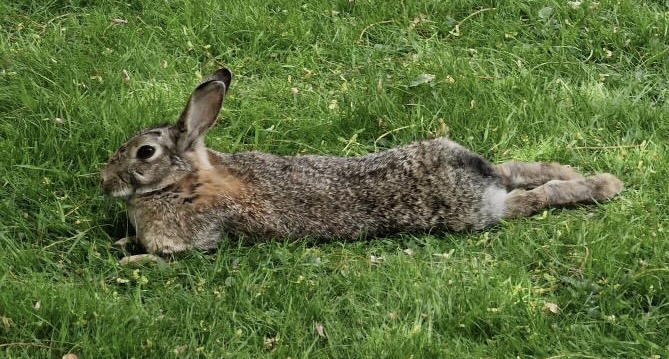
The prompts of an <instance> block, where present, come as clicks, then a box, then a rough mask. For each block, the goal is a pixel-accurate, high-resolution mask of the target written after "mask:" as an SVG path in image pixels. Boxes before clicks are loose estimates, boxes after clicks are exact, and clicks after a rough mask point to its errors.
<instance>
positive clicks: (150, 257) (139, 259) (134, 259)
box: [119, 254, 166, 266]
mask: <svg viewBox="0 0 669 359" xmlns="http://www.w3.org/2000/svg"><path fill="white" fill-rule="evenodd" d="M151 263H157V264H165V263H166V262H165V260H164V259H162V258H160V257H158V256H157V255H154V254H136V255H134V256H128V257H123V258H121V260H120V261H119V264H120V265H122V266H139V265H144V264H151Z"/></svg>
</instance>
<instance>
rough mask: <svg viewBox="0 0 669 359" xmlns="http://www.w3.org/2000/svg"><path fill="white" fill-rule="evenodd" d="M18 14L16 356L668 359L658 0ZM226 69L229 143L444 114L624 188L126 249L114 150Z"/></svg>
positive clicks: (2, 140) (414, 123) (321, 137)
mask: <svg viewBox="0 0 669 359" xmlns="http://www.w3.org/2000/svg"><path fill="white" fill-rule="evenodd" d="M0 26H1V28H0V182H1V183H2V189H1V192H0V194H1V196H0V357H6V358H61V357H62V356H63V355H64V354H66V353H68V352H71V353H74V354H76V355H78V356H79V357H80V358H257V357H276V358H288V357H291V358H350V357H358V358H372V357H373V358H416V359H417V358H448V357H456V358H468V357H472V358H479V357H491V358H493V357H494V358H510V357H520V358H530V357H539V358H549V357H550V358H600V357H602V358H604V357H628V358H648V357H652V358H659V357H662V358H666V357H668V356H669V241H668V240H667V239H668V232H669V225H668V223H669V222H667V219H668V218H669V209H668V208H667V207H668V205H669V181H668V180H667V178H669V154H668V153H669V144H668V142H667V140H668V139H669V88H668V82H667V81H668V79H669V34H668V32H669V12H668V11H667V4H666V2H664V1H641V2H639V1H634V0H617V1H613V0H601V1H589V0H584V1H582V2H581V1H553V0H542V1H515V0H509V1H492V0H488V1H465V0H456V1H440V0H410V1H409V0H406V1H376V2H374V1H369V0H337V1H328V2H326V1H311V0H304V1H292V0H280V1H273V2H266V1H261V0H245V1H237V0H231V1H225V2H223V1H213V0H203V1H198V2H195V1H193V2H190V1H184V0H174V1H161V0H146V1H141V2H140V1H118V2H117V1H110V0H103V1H102V0H101V1H86V0H81V1H77V0H71V1H64V0H63V1H61V0H46V1H35V0H32V1H12V0H6V1H3V2H0ZM220 66H226V67H228V68H229V69H231V70H232V72H233V73H234V75H235V78H234V80H233V84H232V87H231V89H230V92H229V95H228V96H227V98H226V103H225V109H224V110H223V112H222V113H221V117H220V119H219V122H218V124H217V125H216V126H215V127H214V128H213V129H212V131H210V133H209V136H208V138H207V143H208V145H209V146H210V147H213V148H216V149H218V150H221V151H228V152H239V151H247V150H262V151H269V152H273V153H277V154H285V155H294V154H304V153H313V154H333V155H342V156H355V155H360V154H366V153H371V152H375V151H380V150H383V149H384V148H388V147H392V146H395V145H399V144H404V143H408V142H411V141H413V140H417V139H424V138H430V137H435V136H442V135H448V136H449V137H450V138H452V139H453V140H455V141H457V142H460V143H461V144H463V145H465V146H467V147H469V148H471V149H472V150H474V151H476V152H478V153H480V154H482V155H484V156H485V157H487V158H489V159H490V160H491V161H492V162H494V163H499V162H503V161H506V160H510V159H518V160H532V161H534V160H536V161H559V162H563V163H566V164H571V165H573V166H574V167H575V168H577V169H578V170H580V171H582V172H583V173H586V174H593V173H596V172H602V171H607V172H611V173H614V174H616V175H617V176H618V177H620V178H621V179H622V180H623V181H624V182H625V184H626V189H625V191H624V192H623V193H622V195H621V197H619V198H618V199H616V200H614V201H611V202H608V203H604V204H599V205H592V206H587V207H578V208H573V209H551V210H548V211H545V212H543V213H539V214H537V215H535V216H533V217H531V218H527V219H519V220H509V221H506V222H504V223H501V224H499V225H498V226H496V227H494V228H491V229H490V230H488V231H484V232H473V233H452V234H449V233H439V234H422V235H421V234H417V235H408V234H405V235H397V236H394V237H389V238H374V239H368V240H365V241H357V242H348V243H319V242H313V241H309V240H296V239H286V240H279V241H274V242H266V243H249V242H248V241H244V240H240V239H239V238H228V239H227V240H226V241H224V242H223V243H222V244H221V245H220V246H219V248H218V250H217V251H216V252H214V253H199V252H193V253H189V254H187V255H185V256H182V257H180V258H178V259H176V260H174V261H171V262H170V263H168V264H167V265H146V266H141V267H139V268H127V267H123V266H121V265H119V264H118V260H119V258H121V257H122V256H123V255H124V253H123V252H121V251H120V250H118V249H116V248H113V247H112V246H111V243H112V242H113V241H114V240H116V239H118V238H120V237H123V236H125V235H126V233H132V228H131V226H130V225H129V224H128V222H127V218H126V212H125V208H124V207H123V204H122V203H120V202H117V201H115V200H113V199H109V198H105V197H104V196H103V195H102V191H101V189H100V185H99V177H98V173H99V170H100V169H101V167H102V166H103V165H104V163H105V161H106V160H107V159H108V158H109V156H110V155H111V154H112V153H113V152H114V151H115V150H116V148H118V146H120V145H121V144H122V143H123V142H124V141H125V139H127V138H128V137H129V136H130V135H131V134H133V133H134V132H136V131H138V130H140V129H141V128H143V127H146V126H150V125H155V124H158V123H163V122H171V121H174V120H175V119H176V117H177V115H178V114H179V112H180V110H181V109H182V107H183V105H184V104H185V101H186V99H187V96H188V95H189V93H190V91H191V90H192V88H193V87H194V85H195V84H196V83H197V82H198V81H199V80H200V79H201V78H202V77H203V76H204V75H206V74H208V73H209V72H211V71H212V70H214V69H216V68H217V67H220Z"/></svg>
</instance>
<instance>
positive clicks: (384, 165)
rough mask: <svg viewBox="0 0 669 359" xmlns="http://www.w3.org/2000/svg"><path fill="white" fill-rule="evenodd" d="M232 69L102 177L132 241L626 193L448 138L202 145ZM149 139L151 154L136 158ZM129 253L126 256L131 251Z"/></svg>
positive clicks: (389, 228) (370, 225) (445, 218)
mask: <svg viewBox="0 0 669 359" xmlns="http://www.w3.org/2000/svg"><path fill="white" fill-rule="evenodd" d="M230 82H231V74H230V72H229V71H228V70H226V69H221V70H218V71H217V72H216V73H214V74H213V75H212V76H211V77H209V78H208V79H206V80H205V81H203V82H202V83H201V84H200V85H199V86H198V87H197V88H196V89H195V91H194V92H193V94H192V95H191V98H190V100H189V101H188V104H187V106H186V109H185V110H184V112H183V113H182V115H181V117H180V118H179V120H178V121H177V123H176V124H175V125H173V126H163V127H157V128H152V129H148V130H144V131H142V132H141V133H139V134H137V135H136V136H134V137H133V138H131V139H130V140H129V141H128V142H127V143H126V144H124V145H123V146H122V147H121V148H120V149H119V150H118V151H117V152H116V154H114V156H113V157H112V158H111V159H110V161H109V163H108V164H107V166H106V167H105V169H104V170H103V172H102V175H101V177H102V186H103V189H104V191H105V192H106V193H108V194H111V195H112V196H117V197H124V198H126V199H127V205H128V215H129V218H130V221H131V223H132V224H133V226H134V227H135V229H136V232H137V235H136V237H135V238H126V239H123V240H121V241H119V242H118V243H119V244H125V243H127V242H128V241H130V240H138V241H139V242H140V243H141V244H142V245H143V246H144V247H145V248H146V250H147V251H148V252H149V253H151V254H160V255H169V254H173V253H177V252H182V251H186V250H189V249H209V248H213V247H215V246H216V244H217V242H218V241H219V240H220V239H221V238H222V234H224V233H227V234H231V235H242V234H243V235H248V236H252V237H255V238H266V239H271V238H286V237H292V238H300V237H314V238H321V239H332V240H337V239H355V238H359V237H361V236H377V235H384V234H391V233H397V232H425V231H430V230H432V229H445V230H451V231H461V230H466V229H473V230H477V229H482V228H485V227H487V226H490V225H492V224H494V223H496V222H498V221H499V220H500V219H502V218H511V217H520V216H527V215H530V214H532V213H535V212H537V211H539V210H541V209H543V208H546V207H551V206H564V205H570V204H574V203H587V202H594V201H605V200H607V199H610V198H612V197H614V196H615V195H617V194H618V193H619V192H620V191H621V190H622V188H623V184H622V182H621V181H620V180H618V179H617V178H616V177H614V176H613V175H611V174H607V173H603V174H599V175H595V176H591V177H583V176H581V175H580V174H579V173H577V172H576V171H574V170H573V169H572V168H571V167H568V166H562V165H560V164H557V163H523V162H515V161H512V162H506V163H502V164H500V165H497V166H493V165H491V164H490V163H489V162H488V161H486V160H485V159H483V158H482V157H480V156H478V155H477V154H474V153H472V152H470V151H468V150H467V149H465V148H464V147H462V146H460V145H458V144H457V143H455V142H452V141H450V140H447V139H445V138H438V139H434V140H427V141H421V142H416V143H412V144H409V145H405V146H401V147H397V148H393V149H390V150H387V151H383V152H379V153H374V154H370V155H367V156H362V157H352V158H342V157H327V156H297V157H283V156H276V155H272V154H267V153H260V152H247V153H238V154H227V153H220V152H216V151H213V150H210V149H206V148H205V147H204V141H203V136H204V134H205V132H206V130H207V129H209V128H210V127H211V126H212V125H213V124H214V122H215V120H216V117H217V116H218V113H219V111H220V108H221V105H222V103H223V98H224V95H225V93H226V91H227V89H228V88H229V86H230ZM144 145H149V146H151V147H153V148H154V149H155V154H153V156H151V157H149V158H147V159H140V158H138V157H137V150H138V149H139V148H140V147H142V146H144ZM131 260H132V258H131Z"/></svg>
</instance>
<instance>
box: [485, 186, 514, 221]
mask: <svg viewBox="0 0 669 359" xmlns="http://www.w3.org/2000/svg"><path fill="white" fill-rule="evenodd" d="M507 194H508V192H507V191H506V189H504V188H502V187H499V186H496V185H490V186H488V187H487V188H486V189H485V191H484V192H483V198H482V201H481V204H482V206H483V207H482V208H481V213H485V214H487V215H488V216H489V217H490V218H491V219H493V220H494V221H497V220H499V219H500V218H502V216H503V215H504V208H505V202H506V197H507Z"/></svg>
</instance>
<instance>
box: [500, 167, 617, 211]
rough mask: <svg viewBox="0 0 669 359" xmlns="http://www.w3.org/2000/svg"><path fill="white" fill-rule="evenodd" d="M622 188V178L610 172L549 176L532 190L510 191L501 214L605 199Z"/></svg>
mask: <svg viewBox="0 0 669 359" xmlns="http://www.w3.org/2000/svg"><path fill="white" fill-rule="evenodd" d="M622 190H623V183H622V181H620V180H619V179H618V178H616V177H615V176H614V175H612V174H609V173H601V174H598V175H594V176H590V177H587V178H584V179H575V180H568V181H563V180H551V181H548V182H547V183H545V184H543V185H541V186H539V187H536V188H534V189H532V190H524V189H515V190H513V191H511V192H509V193H508V194H507V197H506V199H505V201H504V205H505V206H504V214H503V217H504V218H511V217H524V216H529V215H531V214H533V213H536V212H538V211H539V210H541V209H544V208H547V207H561V206H566V205H570V204H576V203H591V202H595V201H596V202H600V201H606V200H608V199H611V198H613V197H615V196H616V195H617V194H618V193H620V191H622Z"/></svg>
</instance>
